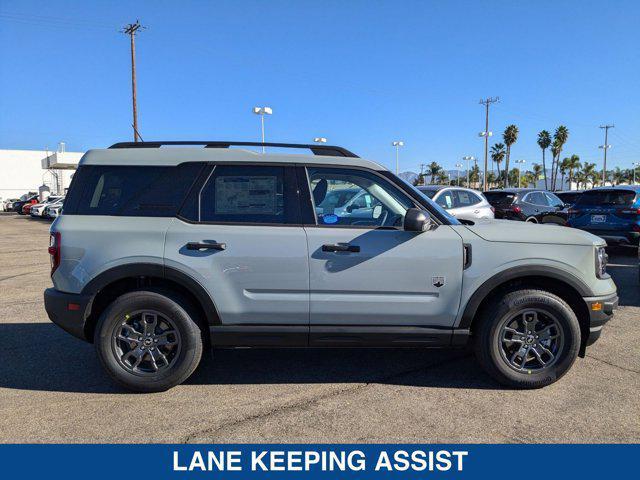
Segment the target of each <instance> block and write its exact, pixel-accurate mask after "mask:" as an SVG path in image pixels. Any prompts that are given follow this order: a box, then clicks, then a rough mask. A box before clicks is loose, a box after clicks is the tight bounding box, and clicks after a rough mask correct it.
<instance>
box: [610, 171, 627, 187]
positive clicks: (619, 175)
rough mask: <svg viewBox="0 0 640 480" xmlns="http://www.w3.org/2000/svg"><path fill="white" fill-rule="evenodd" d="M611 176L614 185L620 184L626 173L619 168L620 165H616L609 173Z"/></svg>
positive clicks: (623, 180)
mask: <svg viewBox="0 0 640 480" xmlns="http://www.w3.org/2000/svg"><path fill="white" fill-rule="evenodd" d="M611 178H612V180H613V184H614V185H620V184H621V183H624V182H625V180H626V175H625V172H624V171H623V170H621V169H620V167H616V169H615V170H614V171H613V172H612V173H611Z"/></svg>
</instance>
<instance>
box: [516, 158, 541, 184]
mask: <svg viewBox="0 0 640 480" xmlns="http://www.w3.org/2000/svg"><path fill="white" fill-rule="evenodd" d="M534 165H537V164H534ZM538 167H539V168H540V169H542V167H541V166H540V165H538ZM521 180H522V183H523V185H524V186H525V187H528V186H529V185H532V186H533V187H534V188H535V186H536V182H537V181H538V180H540V178H539V177H538V176H537V175H536V173H535V172H526V173H525V174H524V175H523V176H522V178H521Z"/></svg>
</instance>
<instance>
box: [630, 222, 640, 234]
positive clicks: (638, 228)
mask: <svg viewBox="0 0 640 480" xmlns="http://www.w3.org/2000/svg"><path fill="white" fill-rule="evenodd" d="M631 230H633V231H634V232H640V225H638V224H637V223H634V224H633V225H631Z"/></svg>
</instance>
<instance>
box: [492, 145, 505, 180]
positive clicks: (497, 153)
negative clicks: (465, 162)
mask: <svg viewBox="0 0 640 480" xmlns="http://www.w3.org/2000/svg"><path fill="white" fill-rule="evenodd" d="M504 156H505V151H504V144H502V143H496V144H495V145H494V146H493V147H491V160H493V161H494V162H496V166H497V167H498V178H500V176H501V174H500V162H502V161H503V160H504Z"/></svg>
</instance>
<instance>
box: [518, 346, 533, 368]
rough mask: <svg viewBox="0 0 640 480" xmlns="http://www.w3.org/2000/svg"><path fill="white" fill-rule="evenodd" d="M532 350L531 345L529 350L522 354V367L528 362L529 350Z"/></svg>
mask: <svg viewBox="0 0 640 480" xmlns="http://www.w3.org/2000/svg"><path fill="white" fill-rule="evenodd" d="M530 351H531V347H527V350H526V351H525V352H524V355H522V361H521V362H520V368H524V366H525V365H526V364H527V357H528V356H529V352H530Z"/></svg>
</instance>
